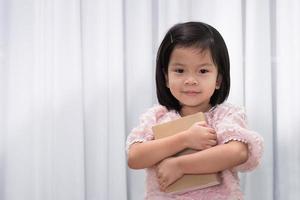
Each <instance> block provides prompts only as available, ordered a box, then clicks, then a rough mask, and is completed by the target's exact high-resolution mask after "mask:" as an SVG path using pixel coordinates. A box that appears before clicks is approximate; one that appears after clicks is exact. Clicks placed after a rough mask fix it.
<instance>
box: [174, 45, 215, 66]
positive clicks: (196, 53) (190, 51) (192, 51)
mask: <svg viewBox="0 0 300 200" xmlns="http://www.w3.org/2000/svg"><path fill="white" fill-rule="evenodd" d="M174 59H175V60H178V59H179V60H181V59H186V60H191V59H192V60H199V61H201V60H203V59H204V60H206V61H211V62H212V57H211V52H210V50H209V49H201V48H195V47H175V48H174V49H173V51H172V53H171V57H170V60H174Z"/></svg>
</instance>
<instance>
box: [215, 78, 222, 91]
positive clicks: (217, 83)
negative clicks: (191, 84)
mask: <svg viewBox="0 0 300 200" xmlns="http://www.w3.org/2000/svg"><path fill="white" fill-rule="evenodd" d="M221 84H222V76H221V75H220V74H218V77H217V81H216V90H218V89H220V87H221Z"/></svg>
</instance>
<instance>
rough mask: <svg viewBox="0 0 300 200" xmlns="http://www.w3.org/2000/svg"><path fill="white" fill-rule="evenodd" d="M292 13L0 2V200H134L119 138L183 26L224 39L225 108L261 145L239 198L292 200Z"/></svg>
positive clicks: (213, 4) (286, 4)
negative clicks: (233, 107) (244, 118)
mask: <svg viewBox="0 0 300 200" xmlns="http://www.w3.org/2000/svg"><path fill="white" fill-rule="evenodd" d="M299 13H300V3H299V2H298V1H297V0H288V1H286V0H276V1H267V0H255V1H248V0H242V1H241V0H230V1H226V2H222V1H218V0H212V1H205V0H166V1H158V0H154V1H135V0H126V1H122V0H114V1H111V0H102V1H95V0H72V1H64V0H63V1H61V0H51V1H50V0H23V1H21V0H10V1H6V0H0V199H1V200H19V199H24V200H40V199H43V200H66V199H74V200H77V199H78V200H98V199H99V200H100V199H101V200H102V199H103V200H104V199H108V200H123V199H124V200H125V199H128V200H139V199H142V198H143V196H144V192H145V183H144V181H145V175H144V172H143V171H142V170H129V169H128V168H127V165H126V154H125V139H126V136H127V134H128V133H129V132H130V130H131V129H132V128H133V127H134V126H136V125H137V124H138V120H139V116H140V114H141V113H143V112H145V111H146V109H147V108H149V107H150V106H152V105H153V104H155V103H157V101H156V91H155V81H154V80H155V60H156V52H157V49H158V45H159V43H160V41H161V40H162V37H163V36H164V34H165V32H166V31H167V30H168V29H169V28H170V27H171V26H172V25H174V24H175V23H179V22H184V21H203V22H206V23H209V24H211V25H213V26H214V27H216V28H217V29H218V30H219V31H220V33H221V34H222V35H223V36H224V39H225V42H226V44H227V46H228V49H229V54H230V59H231V76H232V87H231V93H230V96H229V101H230V102H232V103H234V104H238V105H242V106H245V107H246V110H247V113H248V122H249V126H250V127H251V129H253V130H256V131H257V132H259V133H260V134H261V135H262V136H263V137H264V139H265V152H264V157H263V160H262V163H261V166H260V167H259V168H258V170H256V171H255V172H253V173H248V174H242V175H241V180H242V185H241V186H242V189H243V191H244V193H245V197H246V198H245V199H249V200H250V199H264V200H272V199H276V200H286V199H287V200H294V199H297V197H298V196H299V195H300V193H299V190H298V188H299V185H300V183H299V178H298V177H299V176H300V171H299V155H300V154H299V152H300V151H299V147H298V145H297V144H298V143H297V142H298V141H299V139H300V138H299V137H300V136H299V134H298V133H299V129H300V126H299V119H300V114H299V110H300V104H299V103H298V102H297V99H299V98H300V92H299V91H300V90H299V80H298V77H297V76H298V74H299V67H298V66H299V64H300V59H299V58H300V56H299V55H298V52H299V48H300V47H299V46H300V41H299V37H298V35H299V33H300V25H299V23H298V21H299V20H298V19H299V17H300V16H299V15H300V14H299Z"/></svg>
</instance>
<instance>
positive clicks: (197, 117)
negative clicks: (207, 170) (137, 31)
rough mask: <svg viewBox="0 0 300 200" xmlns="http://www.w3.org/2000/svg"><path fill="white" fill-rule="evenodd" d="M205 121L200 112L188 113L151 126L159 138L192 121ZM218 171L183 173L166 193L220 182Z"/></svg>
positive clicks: (184, 127)
mask: <svg viewBox="0 0 300 200" xmlns="http://www.w3.org/2000/svg"><path fill="white" fill-rule="evenodd" d="M199 121H205V116H204V114H203V113H202V112H199V113H196V114H193V115H188V116H185V117H182V118H179V119H176V120H173V121H170V122H167V123H163V124H159V125H156V126H153V127H152V130H153V133H154V138H155V139H160V138H164V137H168V136H171V135H174V134H176V133H179V132H181V131H184V130H187V129H188V128H190V127H191V126H192V125H193V124H194V123H196V122H199ZM195 152H196V151H195V150H192V149H185V150H183V151H182V152H179V153H178V154H176V155H175V156H180V155H184V154H189V153H195ZM220 183H221V182H220V177H219V174H218V173H214V174H185V175H183V176H182V177H181V178H180V179H178V180H177V181H175V182H174V183H173V184H171V185H170V186H169V187H168V188H167V189H166V192H167V193H172V194H178V193H183V192H188V191H191V190H195V189H203V188H206V187H210V186H214V185H218V184H220Z"/></svg>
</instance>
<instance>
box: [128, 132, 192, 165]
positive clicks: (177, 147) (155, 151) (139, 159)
mask: <svg viewBox="0 0 300 200" xmlns="http://www.w3.org/2000/svg"><path fill="white" fill-rule="evenodd" d="M183 140H184V134H183V133H179V134H176V135H174V136H170V137H166V138H162V139H159V140H151V141H148V142H143V143H135V144H132V145H131V147H130V149H129V152H128V166H129V167H130V168H132V169H143V168H148V167H151V166H153V165H155V164H156V163H157V162H159V161H161V160H162V159H164V158H166V157H169V156H172V155H174V154H176V153H177V152H179V151H181V150H183V149H185V148H186V145H185V142H182V141H183Z"/></svg>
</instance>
